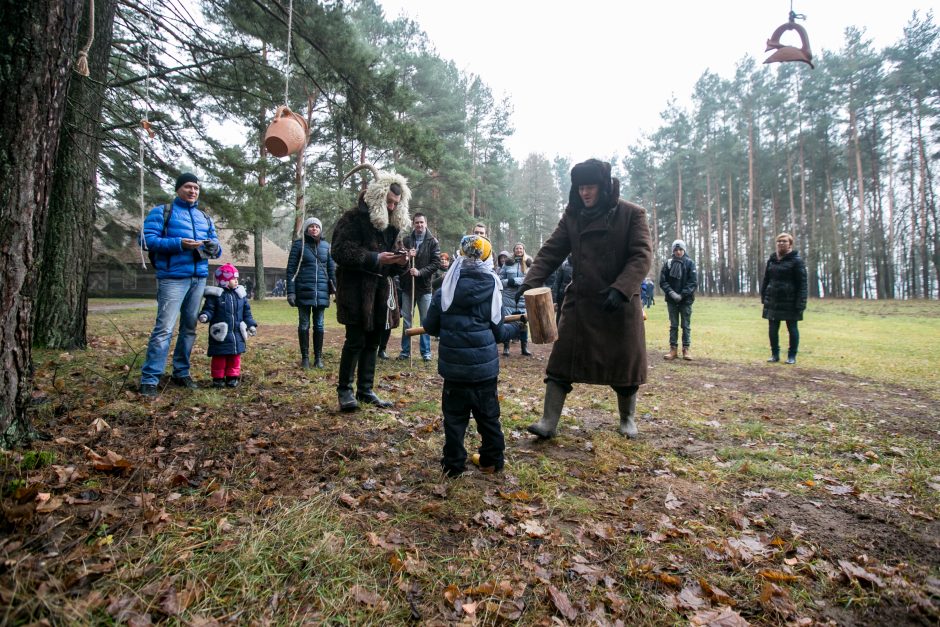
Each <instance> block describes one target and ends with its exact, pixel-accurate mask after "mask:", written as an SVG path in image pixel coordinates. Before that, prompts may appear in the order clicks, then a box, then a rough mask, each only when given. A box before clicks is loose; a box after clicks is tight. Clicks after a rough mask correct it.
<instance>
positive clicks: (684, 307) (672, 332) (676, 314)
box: [666, 297, 692, 348]
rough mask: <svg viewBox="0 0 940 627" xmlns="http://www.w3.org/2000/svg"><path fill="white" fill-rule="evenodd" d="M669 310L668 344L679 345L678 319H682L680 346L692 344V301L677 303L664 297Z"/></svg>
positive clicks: (685, 346) (684, 346)
mask: <svg viewBox="0 0 940 627" xmlns="http://www.w3.org/2000/svg"><path fill="white" fill-rule="evenodd" d="M666 308H667V309H668V310H669V346H678V345H679V320H680V318H681V319H682V346H683V348H688V347H689V346H691V345H692V303H677V302H676V301H674V300H672V299H671V298H669V297H666Z"/></svg>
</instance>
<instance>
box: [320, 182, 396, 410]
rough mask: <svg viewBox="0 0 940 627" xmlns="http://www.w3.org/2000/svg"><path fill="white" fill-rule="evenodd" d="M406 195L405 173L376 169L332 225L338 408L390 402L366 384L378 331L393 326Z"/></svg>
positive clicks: (372, 372)
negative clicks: (340, 339) (339, 345)
mask: <svg viewBox="0 0 940 627" xmlns="http://www.w3.org/2000/svg"><path fill="white" fill-rule="evenodd" d="M410 198H411V191H410V190H409V189H408V181H407V180H406V179H405V177H403V176H401V175H399V174H396V173H395V172H378V176H377V178H376V180H375V181H373V182H372V183H371V184H370V185H369V187H368V188H367V189H366V190H365V191H363V192H361V193H360V194H359V202H358V205H357V206H356V208H354V209H350V210H349V211H347V212H346V213H344V214H343V215H342V217H340V219H339V222H337V223H336V228H335V229H334V231H333V259H334V260H335V261H336V264H337V269H336V319H337V320H338V321H339V322H340V323H341V324H343V325H345V326H346V341H345V343H344V344H343V352H342V356H341V357H340V362H339V380H338V381H337V384H336V392H337V395H338V397H339V408H340V410H341V411H355V410H356V409H358V408H359V403H370V404H372V405H376V406H377V407H390V406H391V405H392V403H390V402H388V401H384V400H382V399H381V398H379V397H378V396H377V395H376V393H375V391H374V390H373V388H372V386H373V384H374V382H375V361H376V359H377V358H378V349H379V342H380V341H381V338H382V334H383V333H384V332H385V330H386V329H393V328H395V327H397V326H398V319H399V313H398V298H397V295H396V291H395V285H394V281H393V278H394V277H395V276H398V275H401V274H402V273H403V272H404V271H405V264H407V263H408V253H407V251H402V250H400V249H401V247H402V243H401V236H400V234H401V232H402V231H403V230H405V229H407V228H408V227H409V226H410V223H409V220H408V201H409V199H410ZM357 371H358V379H357V382H356V393H355V395H353V387H352V385H353V378H354V377H355V376H356V374H357Z"/></svg>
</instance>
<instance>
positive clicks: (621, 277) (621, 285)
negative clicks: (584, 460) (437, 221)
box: [518, 159, 653, 438]
mask: <svg viewBox="0 0 940 627" xmlns="http://www.w3.org/2000/svg"><path fill="white" fill-rule="evenodd" d="M568 255H571V266H572V268H573V271H572V280H571V283H570V284H569V285H568V289H567V290H565V299H564V302H563V303H562V305H561V318H560V320H559V323H558V340H557V341H556V342H555V344H554V346H552V353H551V356H550V357H549V358H548V366H547V367H546V369H545V405H544V409H543V412H542V419H541V420H539V421H538V422H537V423H535V424H533V425H530V426H529V427H528V430H529V432H530V433H534V434H535V435H537V436H539V437H540V438H551V437H554V435H555V433H556V431H557V428H558V420H559V418H560V417H561V410H562V408H563V407H564V404H565V397H566V396H567V395H568V393H569V392H570V391H571V384H572V383H593V384H597V385H609V386H610V387H612V388H613V389H614V391H616V392H617V405H618V408H619V410H620V427H619V429H618V430H619V432H620V433H621V434H622V435H625V436H627V437H630V438H634V437H636V435H637V428H636V422H635V414H636V395H637V391H638V389H639V386H640V385H641V384H643V383H646V334H645V329H644V327H643V305H642V303H641V302H640V283H642V282H643V278H644V277H645V276H646V275H647V273H649V270H650V264H651V263H652V259H653V245H652V238H651V237H650V230H649V225H648V224H647V222H646V210H644V209H643V208H642V207H640V206H638V205H634V204H633V203H629V202H627V201H625V200H620V181H618V180H617V179H615V178H612V177H611V175H610V164H609V163H606V162H603V161H598V160H597V159H589V160H588V161H585V162H583V163H579V164H578V165H576V166H575V167H574V168H573V169H572V170H571V191H570V193H569V195H568V206H567V207H566V208H565V211H564V213H563V214H562V216H561V220H559V222H558V226H557V227H555V232H554V233H552V235H551V237H549V238H548V241H546V242H545V244H544V245H543V246H542V248H541V249H540V250H539V252H538V254H537V255H536V256H535V262H534V263H533V264H532V268H531V269H530V270H529V271H528V273H527V274H526V276H525V282H524V283H523V285H522V286H521V287H520V288H519V291H518V293H519V294H520V296H521V295H522V294H523V293H524V292H525V291H526V290H528V289H530V288H532V287H541V286H542V285H543V284H544V283H545V280H546V279H547V278H548V277H549V275H551V273H552V272H554V270H555V269H556V268H557V267H558V266H560V265H561V264H562V262H563V261H564V260H565V258H567V257H568Z"/></svg>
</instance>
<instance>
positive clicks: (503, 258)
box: [496, 250, 512, 272]
mask: <svg viewBox="0 0 940 627" xmlns="http://www.w3.org/2000/svg"><path fill="white" fill-rule="evenodd" d="M510 257H512V253H510V252H509V251H508V250H501V251H499V254H498V255H497V256H496V271H497V272H499V270H500V269H502V267H503V266H505V265H506V262H507V261H509V258H510Z"/></svg>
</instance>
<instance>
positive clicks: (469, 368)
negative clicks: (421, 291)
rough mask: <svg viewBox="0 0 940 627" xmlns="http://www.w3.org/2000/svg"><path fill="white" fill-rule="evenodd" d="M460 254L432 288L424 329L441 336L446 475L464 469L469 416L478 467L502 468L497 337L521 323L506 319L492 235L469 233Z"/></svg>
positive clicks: (513, 333) (515, 331)
mask: <svg viewBox="0 0 940 627" xmlns="http://www.w3.org/2000/svg"><path fill="white" fill-rule="evenodd" d="M460 251H461V255H462V256H461V257H458V258H457V259H455V260H454V263H453V264H452V265H451V267H450V269H449V270H448V271H447V275H446V276H445V277H444V283H443V285H442V286H441V289H439V290H437V291H436V292H435V293H434V297H433V298H432V300H431V306H430V307H429V308H428V315H427V319H426V320H425V321H424V329H425V331H426V332H427V333H429V334H430V335H436V336H440V348H439V354H438V361H437V371H438V373H439V374H440V375H441V376H442V377H444V390H443V392H442V394H441V411H442V413H443V414H444V453H443V457H442V458H441V467H442V468H443V470H444V474H446V475H447V476H448V477H456V476H458V475H460V474H461V473H462V472H464V471H465V470H466V462H467V450H466V449H465V448H464V444H463V442H464V435H465V433H466V431H467V425H468V424H469V422H470V416H471V415H472V416H473V418H474V419H475V420H476V422H477V431H479V433H480V437H481V438H482V439H483V443H482V445H481V446H480V469H481V470H482V471H484V472H499V471H500V470H502V469H503V464H504V459H503V451H504V450H505V448H506V444H505V440H504V439H503V430H502V425H500V422H499V415H500V410H499V398H498V396H497V391H496V381H497V378H498V376H499V351H498V350H497V343H498V342H508V341H509V340H511V339H514V338H517V337H519V335H520V331H521V329H522V324H518V323H517V324H504V323H503V311H502V294H501V288H502V285H501V284H500V281H499V277H497V276H496V274H495V273H494V272H493V265H492V263H490V262H488V261H487V260H488V259H489V258H490V255H491V254H492V252H493V251H492V247H491V246H490V242H489V240H487V239H486V238H485V237H481V236H478V235H468V236H466V237H464V238H463V239H462V240H461V242H460Z"/></svg>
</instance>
